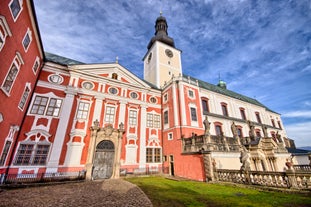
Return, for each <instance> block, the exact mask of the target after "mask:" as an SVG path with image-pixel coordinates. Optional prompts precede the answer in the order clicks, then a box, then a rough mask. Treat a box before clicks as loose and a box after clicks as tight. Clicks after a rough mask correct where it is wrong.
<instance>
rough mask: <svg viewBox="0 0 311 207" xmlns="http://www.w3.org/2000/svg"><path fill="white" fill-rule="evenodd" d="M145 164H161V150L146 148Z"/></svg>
mask: <svg viewBox="0 0 311 207" xmlns="http://www.w3.org/2000/svg"><path fill="white" fill-rule="evenodd" d="M146 162H147V163H159V162H161V148H146Z"/></svg>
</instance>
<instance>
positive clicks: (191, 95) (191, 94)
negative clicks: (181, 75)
mask: <svg viewBox="0 0 311 207" xmlns="http://www.w3.org/2000/svg"><path fill="white" fill-rule="evenodd" d="M188 96H189V97H190V98H193V97H194V92H193V90H190V89H189V90H188Z"/></svg>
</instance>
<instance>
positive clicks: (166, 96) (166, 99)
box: [163, 93, 168, 103]
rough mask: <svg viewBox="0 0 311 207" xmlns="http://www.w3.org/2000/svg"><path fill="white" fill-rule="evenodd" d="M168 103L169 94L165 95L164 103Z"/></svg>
mask: <svg viewBox="0 0 311 207" xmlns="http://www.w3.org/2000/svg"><path fill="white" fill-rule="evenodd" d="M167 101H168V93H165V94H164V95H163V102H164V103H166V102H167Z"/></svg>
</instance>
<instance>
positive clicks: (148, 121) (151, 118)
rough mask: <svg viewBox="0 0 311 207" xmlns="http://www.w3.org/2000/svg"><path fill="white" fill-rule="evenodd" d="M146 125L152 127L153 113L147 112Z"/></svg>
mask: <svg viewBox="0 0 311 207" xmlns="http://www.w3.org/2000/svg"><path fill="white" fill-rule="evenodd" d="M147 127H153V114H149V113H148V114H147Z"/></svg>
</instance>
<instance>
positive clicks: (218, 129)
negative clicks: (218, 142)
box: [215, 125, 222, 136]
mask: <svg viewBox="0 0 311 207" xmlns="http://www.w3.org/2000/svg"><path fill="white" fill-rule="evenodd" d="M215 129H216V135H217V136H221V134H222V131H221V126H219V125H216V126H215Z"/></svg>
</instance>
